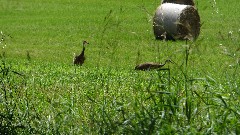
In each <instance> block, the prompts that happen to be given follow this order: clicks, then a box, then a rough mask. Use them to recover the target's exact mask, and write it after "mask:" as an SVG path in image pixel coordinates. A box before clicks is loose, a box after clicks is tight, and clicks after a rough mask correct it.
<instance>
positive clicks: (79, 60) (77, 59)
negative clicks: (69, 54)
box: [73, 41, 89, 66]
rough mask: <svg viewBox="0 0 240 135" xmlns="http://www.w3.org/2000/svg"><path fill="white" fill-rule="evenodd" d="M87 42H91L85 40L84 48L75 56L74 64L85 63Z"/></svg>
mask: <svg viewBox="0 0 240 135" xmlns="http://www.w3.org/2000/svg"><path fill="white" fill-rule="evenodd" d="M86 44H89V43H88V42H87V41H83V49H82V52H81V54H79V55H77V56H75V57H74V60H73V64H74V65H80V66H82V64H83V63H84V61H85V59H86V58H85V55H84V51H85V45H86Z"/></svg>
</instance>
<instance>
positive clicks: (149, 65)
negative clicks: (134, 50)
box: [135, 60, 171, 70]
mask: <svg viewBox="0 0 240 135" xmlns="http://www.w3.org/2000/svg"><path fill="white" fill-rule="evenodd" d="M167 62H171V60H166V61H165V62H164V64H159V63H153V62H146V63H142V64H139V65H137V66H136V67H135V70H151V69H158V68H161V67H163V66H164V65H165V64H166V63H167Z"/></svg>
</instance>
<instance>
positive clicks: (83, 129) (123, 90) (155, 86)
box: [0, 0, 240, 134]
mask: <svg viewBox="0 0 240 135" xmlns="http://www.w3.org/2000/svg"><path fill="white" fill-rule="evenodd" d="M34 2H35V3H34V4H33V2H29V1H24V2H23V3H21V4H20V6H18V7H17V6H16V5H17V2H16V1H11V2H10V3H11V4H12V5H11V6H10V5H8V4H9V2H8V1H3V7H4V8H3V9H1V10H0V11H1V12H0V13H1V15H2V16H3V18H5V19H4V20H0V24H4V25H1V29H3V32H2V35H1V36H2V40H1V44H0V46H1V47H4V49H2V50H1V55H2V56H1V64H0V67H1V69H0V73H1V74H0V75H1V78H0V79H1V80H0V81H1V88H0V110H1V111H0V132H1V133H3V134H239V132H240V131H239V129H240V123H239V117H240V114H239V102H238V100H239V82H240V80H239V77H238V76H239V57H240V53H239V37H240V34H239V32H237V31H238V29H239V28H237V26H236V25H235V24H236V22H237V21H236V22H235V21H232V22H228V20H229V19H230V17H232V16H231V15H229V16H230V17H227V16H225V15H226V14H227V12H225V10H227V9H225V8H224V4H226V1H222V2H219V3H210V4H209V3H203V2H200V1H199V2H198V10H199V12H200V15H201V17H202V22H204V23H203V25H202V33H201V35H200V37H199V39H198V40H196V41H194V42H184V41H178V42H171V41H169V42H165V41H155V40H154V37H153V35H152V31H151V21H149V18H151V16H150V12H152V11H154V10H155V8H156V6H158V2H157V1H148V2H146V1H142V2H137V1H132V2H127V1H123V2H116V1H108V2H99V1H94V0H91V1H89V2H81V1H79V2H74V3H73V4H71V3H69V2H68V1H64V0H63V1H56V3H52V2H50V1H45V2H40V1H37V0H36V1H34ZM211 2H212V1H211ZM217 2H218V1H217ZM234 3H237V1H233V4H232V5H231V6H234ZM119 4H120V6H119ZM212 4H214V8H211V6H212ZM7 5H8V6H7ZM98 5H101V7H102V9H101V10H100V8H96V7H98ZM227 6H230V5H227ZM79 7H81V8H79ZM33 9H34V10H33ZM93 9H96V13H98V15H92V16H90V15H89V14H90V12H93V11H95V10H93ZM216 9H218V13H216V12H215V11H216ZM65 10H69V11H71V13H73V14H70V13H68V12H65ZM10 11H11V12H10ZM212 11H213V12H214V14H207V13H209V12H212ZM233 11H234V9H233ZM84 12H85V13H84ZM3 13H7V14H6V15H4V14H3ZM21 13H26V14H21ZM46 13H47V14H46ZM80 13H82V14H80ZM18 15H21V17H24V18H25V19H23V20H22V19H21V18H19V17H17V16H18ZM32 15H35V16H32ZM7 16H12V17H14V18H15V19H16V20H15V21H14V20H12V19H9V18H7ZM79 16H80V17H79ZM212 17H214V18H215V19H216V20H218V21H219V22H215V21H214V20H212V19H211V18H212ZM79 18H80V19H82V20H81V21H79ZM222 19H223V20H222ZM235 19H236V20H238V19H237V18H235ZM27 20H28V21H27ZM39 20H41V21H39ZM21 21H22V22H21ZM36 22H38V23H36ZM223 22H224V23H223ZM226 22H228V23H226ZM16 23H20V24H19V25H17V26H15V25H13V24H16ZM43 26H44V27H43ZM218 26H221V27H222V26H225V27H226V29H224V30H222V29H220V28H219V27H218ZM227 26H229V27H227ZM25 27H29V28H30V29H34V30H38V32H36V33H35V32H34V31H28V30H27V29H24V28H25ZM60 28H61V29H60ZM96 31H97V32H96ZM230 31H233V32H230ZM5 32H6V33H10V35H11V36H10V35H8V34H5ZM229 32H230V34H229ZM29 33H30V34H29ZM66 33H67V34H66ZM30 35H31V36H30ZM82 39H88V40H90V41H89V42H90V45H89V46H88V47H87V48H86V57H87V59H86V63H84V65H83V66H82V67H76V66H73V65H72V63H71V60H72V58H71V57H72V54H73V52H75V51H76V52H77V51H78V48H79V44H80V42H81V41H82ZM59 48H60V49H59ZM60 56H61V57H60ZM63 56H66V57H63ZM165 59H171V60H172V61H173V63H169V64H167V65H166V66H165V67H164V68H162V69H159V70H155V71H146V72H142V71H135V70H134V66H135V64H136V63H139V62H146V61H154V62H162V61H165Z"/></svg>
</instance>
